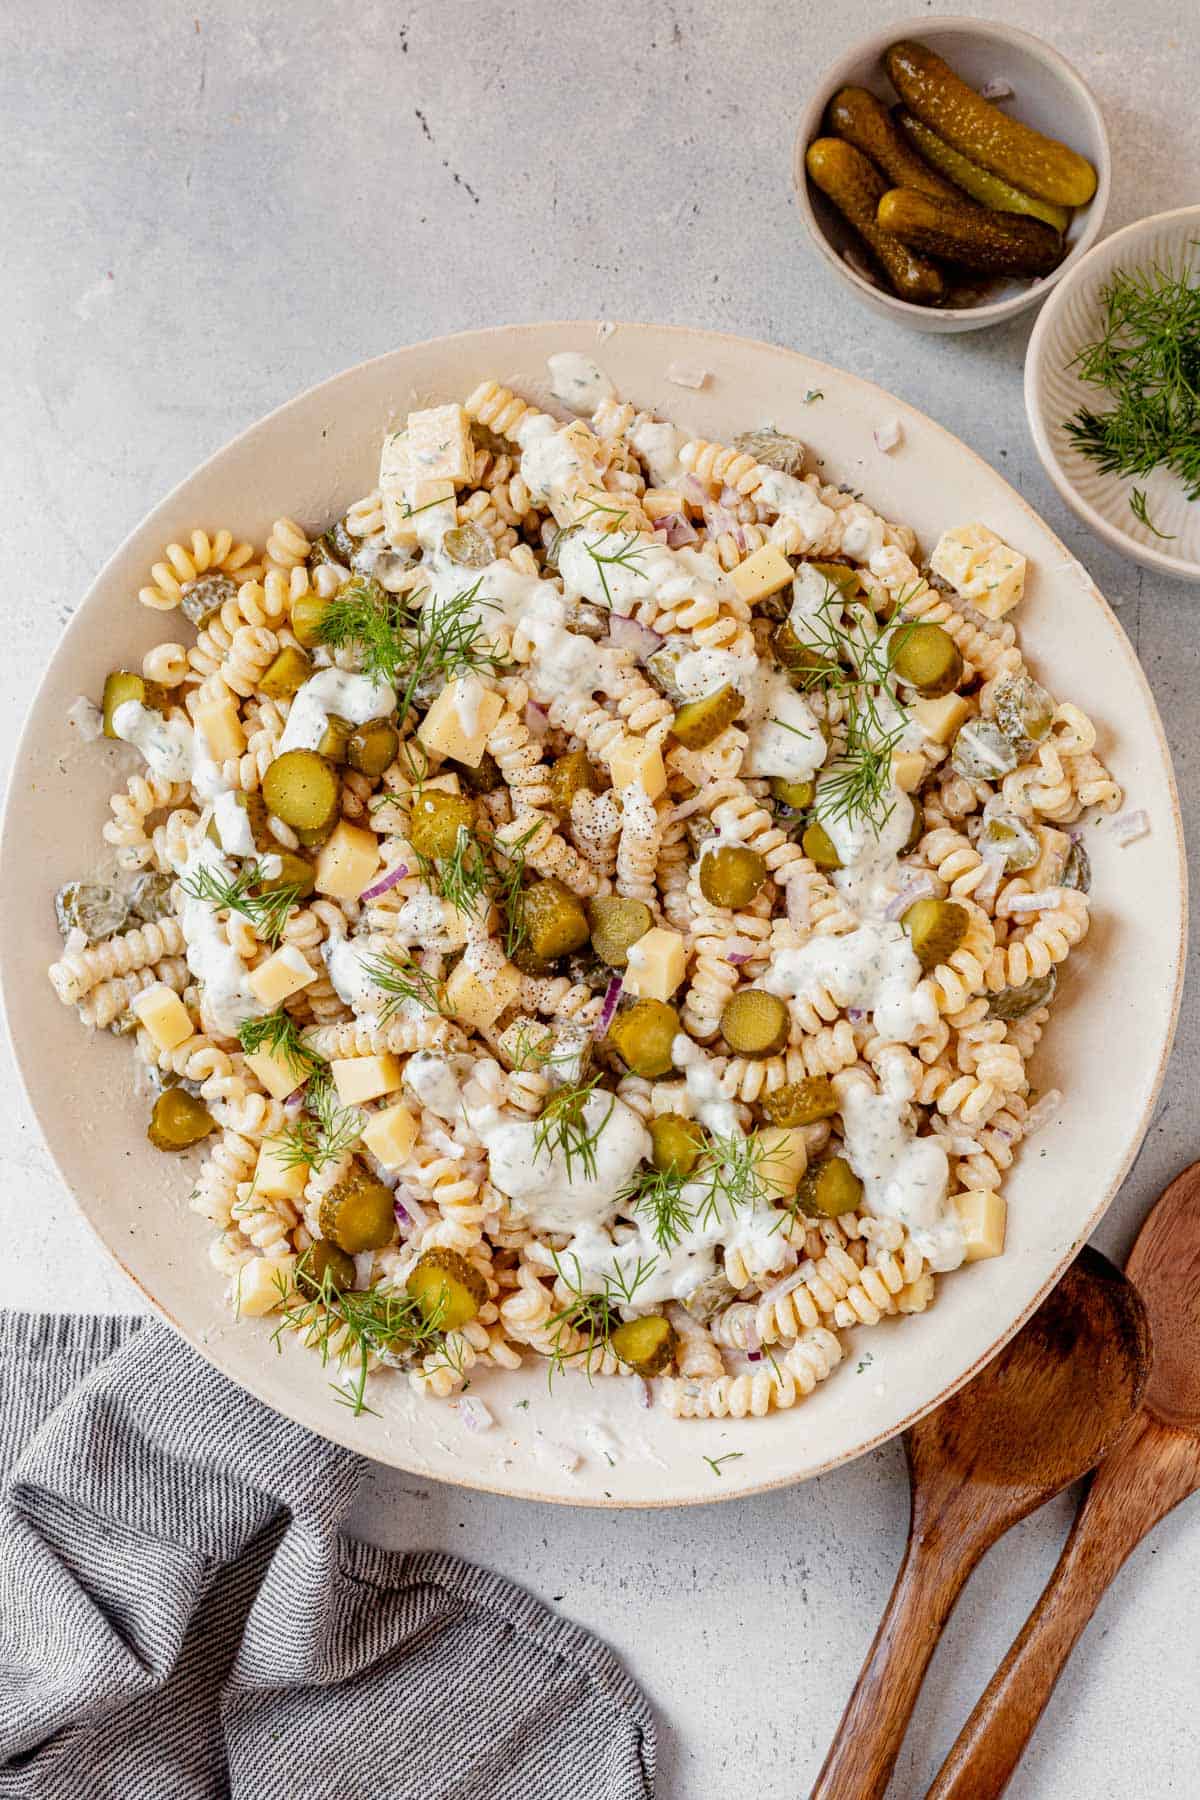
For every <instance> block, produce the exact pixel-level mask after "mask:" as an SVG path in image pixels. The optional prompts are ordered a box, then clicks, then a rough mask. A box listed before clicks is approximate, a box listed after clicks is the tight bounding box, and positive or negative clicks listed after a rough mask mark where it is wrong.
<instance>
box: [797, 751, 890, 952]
mask: <svg viewBox="0 0 1200 1800" xmlns="http://www.w3.org/2000/svg"><path fill="white" fill-rule="evenodd" d="M830 769H831V770H832V771H836V769H837V764H836V763H833V764H831V765H830ZM822 785H823V784H822V783H821V782H820V781H818V782H817V797H816V801H815V803H814V811H815V812H816V815H817V817H818V819H820V821H821V824H822V825H823V826H824V827H825V830H826V832H827V833H828V836H829V839H830V841H831V843H832V844H833V847H834V849H835V850H836V851H837V854H838V860H839V862H840V863H841V865H842V866H841V868H840V869H834V870H833V871H832V876H831V879H832V881H833V884H834V886H835V887H836V888H837V890H838V892H839V893H840V894H841V896H842V898H843V900H845V902H846V904H847V906H849V907H851V908H852V909H853V910H854V911H855V912H856V913H858V914H859V916H860V917H861V918H877V917H879V916H880V915H881V914H882V913H884V912H886V910H887V907H888V903H889V901H891V900H893V899H894V898H895V897H896V895H897V894H898V893H899V892H900V888H901V886H902V884H903V881H904V871H903V869H902V868H901V867H900V863H899V857H900V854H901V852H902V851H903V849H904V846H905V844H907V842H908V840H909V837H910V836H911V834H912V827H913V816H914V815H913V805H912V801H911V800H910V799H909V797H908V795H907V794H904V793H901V791H900V789H899V788H895V787H893V788H890V789H889V790H888V791H887V792H886V793H885V795H884V796H883V800H882V804H883V805H884V806H890V807H891V811H890V812H889V813H888V816H887V818H886V819H884V820H883V822H882V823H881V824H879V827H878V831H877V830H876V821H873V820H871V819H868V818H867V817H866V816H865V814H863V813H854V814H853V815H851V814H848V813H845V812H842V813H835V812H834V811H833V810H832V808H833V806H835V805H836V800H831V799H830V797H829V790H828V789H826V790H825V794H824V796H823V795H822Z"/></svg>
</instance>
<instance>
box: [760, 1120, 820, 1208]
mask: <svg viewBox="0 0 1200 1800" xmlns="http://www.w3.org/2000/svg"><path fill="white" fill-rule="evenodd" d="M755 1141H756V1144H757V1148H758V1153H759V1154H758V1158H757V1160H756V1161H755V1165H754V1169H755V1173H756V1175H757V1176H758V1178H759V1180H760V1181H761V1182H762V1184H763V1186H764V1188H765V1189H766V1190H767V1192H768V1194H773V1195H774V1196H775V1197H776V1198H777V1199H780V1200H790V1199H791V1197H792V1195H793V1194H794V1193H795V1192H796V1189H797V1188H798V1187H799V1186H800V1177H801V1176H802V1175H803V1173H804V1171H805V1169H806V1168H807V1167H808V1151H807V1149H806V1147H805V1143H804V1134H803V1132H799V1131H791V1130H789V1129H788V1128H787V1127H786V1126H783V1125H768V1126H767V1127H766V1128H765V1129H764V1130H762V1131H760V1132H758V1133H757V1134H756V1140H755Z"/></svg>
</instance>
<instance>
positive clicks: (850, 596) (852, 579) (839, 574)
mask: <svg viewBox="0 0 1200 1800" xmlns="http://www.w3.org/2000/svg"><path fill="white" fill-rule="evenodd" d="M805 566H806V567H807V568H810V569H815V570H816V571H817V574H818V575H821V576H823V577H824V578H825V580H826V581H827V582H828V583H829V585H830V587H833V588H836V589H837V591H838V593H839V594H841V596H842V598H843V599H844V600H854V599H856V598H857V596H858V594H859V592H860V590H861V588H862V582H861V581H860V579H859V574H858V570H857V569H855V568H852V567H851V566H850V564H849V563H840V562H822V561H820V560H819V559H818V558H817V557H815V556H814V557H811V558H809V559H808V561H807V563H806V565H805Z"/></svg>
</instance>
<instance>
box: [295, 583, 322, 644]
mask: <svg viewBox="0 0 1200 1800" xmlns="http://www.w3.org/2000/svg"><path fill="white" fill-rule="evenodd" d="M328 611H329V602H328V600H323V599H322V598H321V596H320V594H301V595H300V596H299V598H298V599H296V600H293V601H292V634H293V636H294V637H295V638H296V641H297V642H298V643H301V644H303V645H304V647H305V649H306V650H315V649H316V647H317V645H318V644H319V643H320V642H321V641H322V640H321V622H322V620H323V619H324V617H325V614H326V613H327V612H328Z"/></svg>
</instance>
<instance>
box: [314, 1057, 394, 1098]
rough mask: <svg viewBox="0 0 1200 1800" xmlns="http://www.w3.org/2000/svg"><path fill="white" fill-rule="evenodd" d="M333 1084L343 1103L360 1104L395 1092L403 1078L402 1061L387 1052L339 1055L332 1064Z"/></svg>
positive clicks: (330, 1066)
mask: <svg viewBox="0 0 1200 1800" xmlns="http://www.w3.org/2000/svg"><path fill="white" fill-rule="evenodd" d="M329 1068H330V1073H331V1074H332V1076H333V1085H334V1087H335V1088H336V1089H337V1095H338V1099H339V1100H340V1101H341V1103H342V1105H343V1106H361V1105H362V1104H363V1102H364V1101H366V1100H378V1098H379V1096H380V1094H394V1093H395V1091H396V1089H397V1088H398V1087H399V1086H400V1083H401V1081H402V1080H403V1075H402V1072H401V1069H400V1064H399V1063H398V1062H397V1061H396V1059H395V1057H394V1056H391V1055H389V1054H387V1053H386V1052H385V1053H384V1055H382V1056H339V1057H335V1058H334V1060H333V1062H331V1063H330V1065H329Z"/></svg>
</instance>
